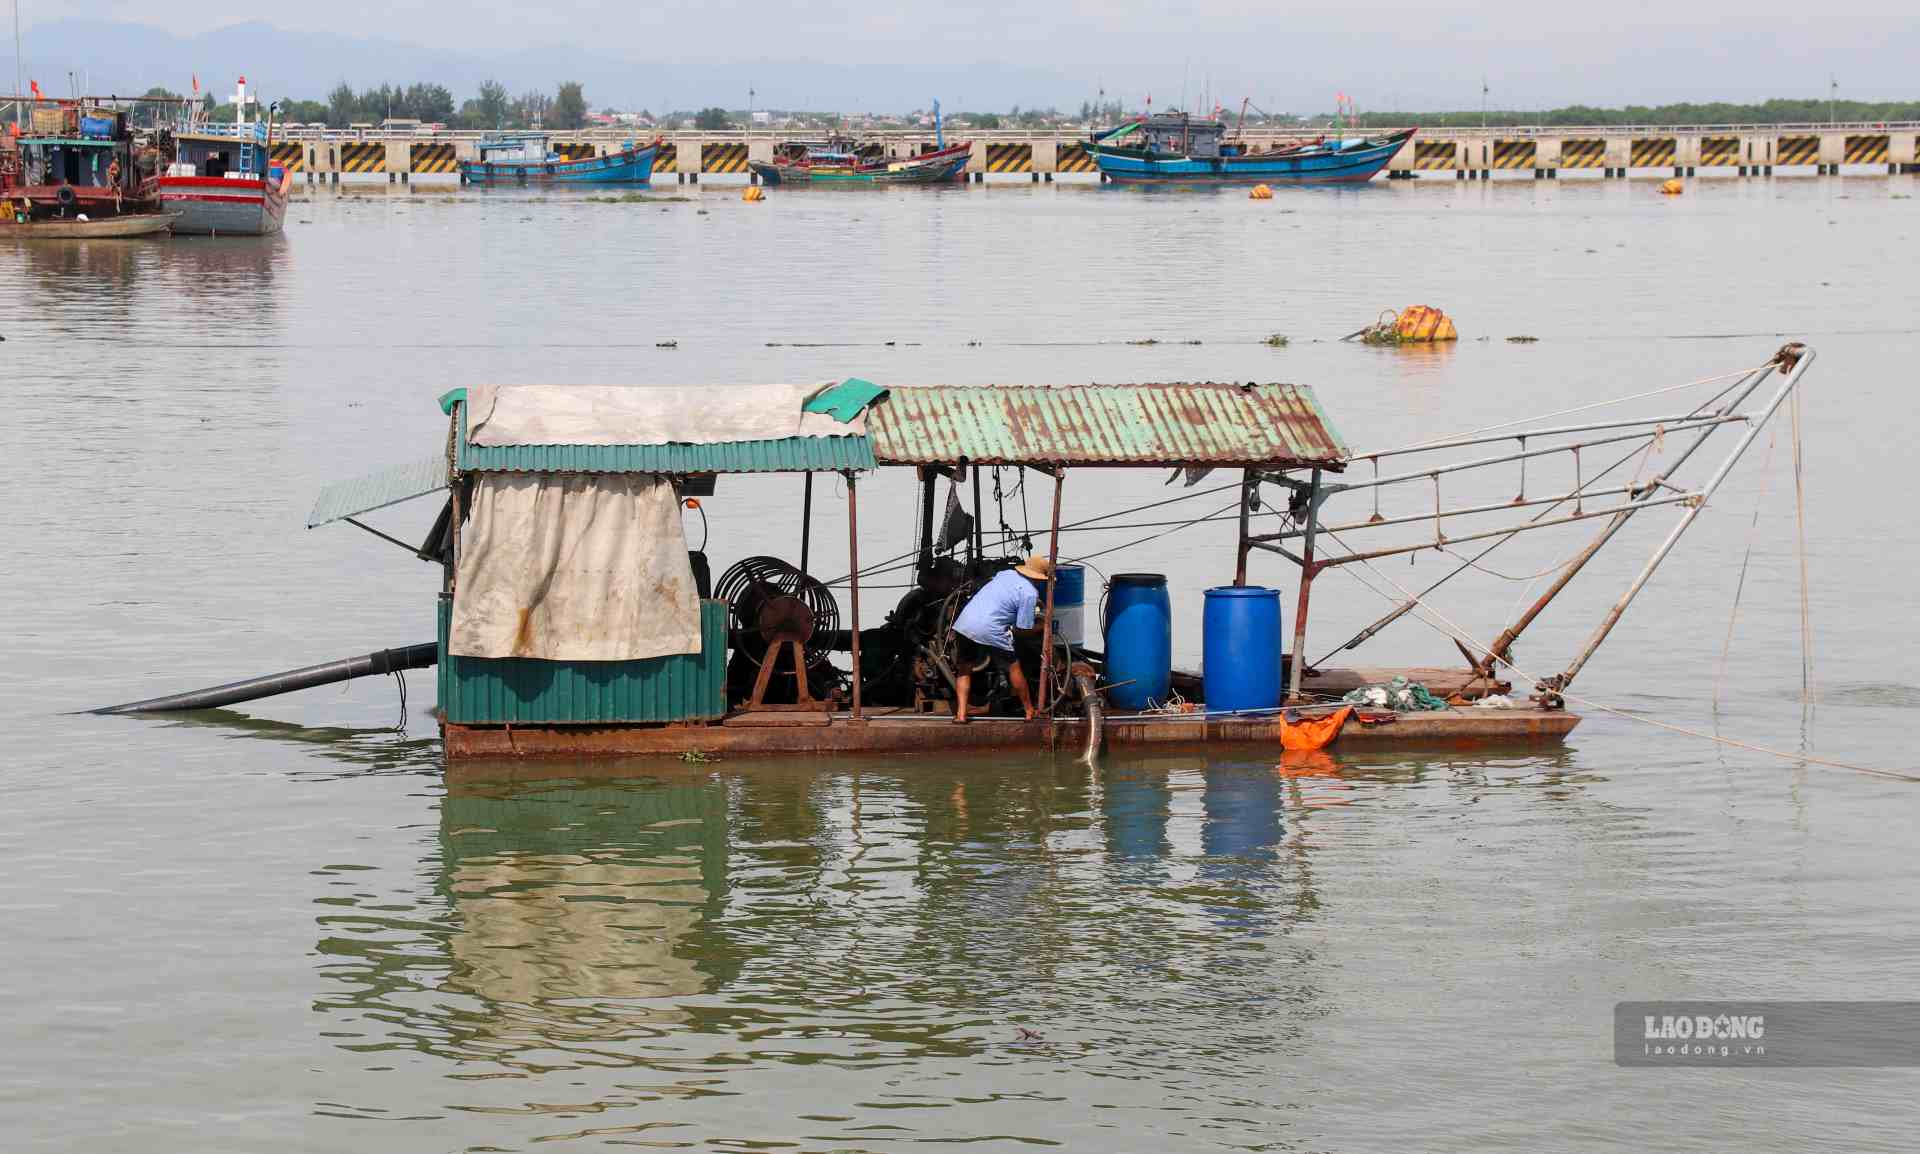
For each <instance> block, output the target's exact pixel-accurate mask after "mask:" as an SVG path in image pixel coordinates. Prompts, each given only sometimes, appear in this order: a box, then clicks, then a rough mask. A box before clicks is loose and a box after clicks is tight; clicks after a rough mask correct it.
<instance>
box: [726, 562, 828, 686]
mask: <svg viewBox="0 0 1920 1154" xmlns="http://www.w3.org/2000/svg"><path fill="white" fill-rule="evenodd" d="M713 595H714V596H715V597H716V598H718V599H720V600H722V601H725V602H726V603H727V610H728V617H729V619H730V622H731V625H732V629H733V632H734V633H735V635H736V636H743V637H748V638H758V639H759V641H760V644H759V645H757V646H756V645H746V646H740V647H739V648H740V650H741V651H742V652H744V653H745V654H746V655H747V656H748V657H749V658H750V659H751V660H752V661H753V662H754V663H755V664H756V665H757V664H759V663H760V661H761V660H762V659H763V658H764V657H765V655H766V652H767V650H768V648H769V647H771V646H772V645H773V643H774V642H775V641H782V640H793V641H798V642H799V643H800V645H801V647H802V649H803V650H804V651H805V654H806V663H807V668H809V669H812V668H814V667H815V666H817V665H821V664H824V663H825V662H826V660H827V657H828V655H829V654H830V653H831V652H832V650H831V648H830V644H831V642H832V639H833V637H834V635H835V634H836V633H838V632H839V630H840V603H839V602H838V601H836V600H835V599H834V596H833V592H832V590H830V589H828V588H827V587H826V586H825V585H822V584H821V583H820V582H818V581H816V580H814V579H813V578H812V577H809V576H807V575H806V574H805V573H802V572H800V570H798V569H796V568H794V567H793V566H791V565H789V564H787V563H786V562H785V561H782V560H780V559H779V558H778V557H747V558H743V559H741V560H739V561H736V562H734V563H733V564H732V565H730V566H728V567H727V571H726V572H724V573H722V574H721V575H720V580H719V581H717V582H715V583H714V587H713Z"/></svg>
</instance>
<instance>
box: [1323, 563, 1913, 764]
mask: <svg viewBox="0 0 1920 1154" xmlns="http://www.w3.org/2000/svg"><path fill="white" fill-rule="evenodd" d="M1321 531H1322V532H1327V531H1326V530H1321ZM1327 536H1329V537H1332V538H1333V540H1334V542H1335V543H1336V544H1338V545H1339V546H1340V547H1341V548H1342V549H1346V550H1347V552H1348V553H1349V554H1351V553H1353V550H1352V549H1350V548H1348V546H1347V543H1346V542H1345V541H1342V540H1340V538H1339V537H1338V536H1337V535H1335V534H1333V533H1330V532H1328V533H1327ZM1360 564H1362V565H1364V566H1366V567H1367V568H1368V569H1370V570H1372V571H1373V573H1374V574H1375V575H1376V576H1378V577H1379V578H1380V579H1381V580H1383V581H1385V582H1386V583H1387V584H1389V585H1392V586H1393V587H1394V588H1395V589H1398V590H1399V591H1400V593H1401V595H1402V596H1404V597H1406V598H1407V599H1408V600H1410V601H1413V602H1415V603H1417V604H1418V605H1419V606H1420V607H1421V608H1423V609H1425V610H1427V611H1428V612H1429V613H1431V614H1432V615H1433V616H1434V617H1435V618H1438V619H1439V621H1440V624H1439V625H1434V622H1433V621H1430V620H1429V621H1427V623H1428V624H1429V625H1434V628H1436V629H1438V630H1439V631H1440V632H1441V633H1442V634H1443V635H1445V636H1448V637H1451V638H1453V639H1454V640H1456V641H1459V642H1460V643H1461V644H1463V645H1466V646H1468V647H1469V648H1471V649H1474V650H1477V651H1478V652H1479V653H1480V654H1481V655H1483V656H1491V655H1492V651H1491V650H1490V649H1488V647H1487V646H1485V645H1483V644H1481V643H1480V642H1479V641H1478V640H1477V639H1475V638H1474V637H1473V635H1472V634H1470V633H1468V632H1467V631H1466V630H1465V629H1462V628H1461V627H1460V626H1459V625H1456V624H1455V623H1453V622H1452V621H1450V620H1448V619H1447V617H1446V615H1445V614H1443V613H1441V612H1440V611H1439V610H1438V609H1435V608H1433V607H1432V606H1431V605H1428V604H1427V603H1426V602H1425V601H1422V600H1421V599H1420V598H1419V597H1417V596H1416V595H1414V594H1412V593H1409V592H1408V591H1407V590H1406V589H1405V587H1403V586H1402V585H1401V584H1400V583H1399V582H1398V581H1395V580H1394V579H1393V578H1392V577H1390V576H1388V575H1387V574H1386V573H1385V572H1383V571H1381V570H1380V569H1378V568H1376V567H1375V566H1374V564H1373V562H1371V561H1365V560H1363V561H1361V562H1360ZM1360 583H1361V584H1362V585H1366V586H1367V588H1368V589H1369V590H1371V591H1372V592H1374V593H1376V594H1379V595H1380V596H1382V597H1386V594H1384V593H1380V591H1379V590H1378V589H1375V588H1374V587H1373V586H1372V585H1370V584H1368V583H1367V582H1366V581H1364V580H1362V581H1361V582H1360ZM1386 599H1387V600H1389V601H1391V600H1392V598H1391V597H1386ZM1422 620H1427V619H1426V618H1425V617H1422ZM1496 660H1498V661H1499V663H1500V664H1502V665H1504V666H1506V667H1507V668H1509V669H1511V670H1513V671H1514V673H1515V674H1517V675H1518V676H1519V677H1521V678H1522V679H1523V680H1526V681H1532V682H1535V683H1538V682H1539V681H1540V680H1541V679H1540V678H1539V677H1536V676H1534V675H1533V674H1531V673H1528V672H1527V671H1526V670H1524V669H1522V668H1520V667H1519V666H1518V665H1515V664H1514V663H1513V662H1512V661H1511V660H1508V659H1507V658H1505V657H1501V658H1496ZM1557 692H1558V693H1559V695H1560V696H1561V697H1563V698H1565V699H1566V700H1568V701H1572V702H1574V703H1576V704H1579V705H1583V706H1586V707H1587V708H1589V709H1597V710H1599V711H1600V712H1602V713H1610V714H1612V715H1613V716H1615V717H1623V718H1626V719H1627V720H1629V721H1637V722H1640V723H1641V724H1643V725H1651V726H1653V727H1654V728H1656V729H1664V730H1666V731H1668V732H1669V733H1678V734H1681V735H1683V736H1686V737H1697V738H1700V739H1702V740H1704V741H1711V742H1714V743H1716V744H1718V745H1728V746H1732V747H1733V748H1735V749H1744V750H1747V751H1748V752H1750V753H1764V754H1766V755H1767V756H1769V757H1777V758H1780V759H1781V760H1783V761H1799V762H1805V763H1807V764H1810V765H1824V766H1827V767H1828V768H1831V769H1845V770H1851V771H1852V772H1854V773H1864V774H1867V775H1869V776H1872V777H1884V778H1889V779H1892V780H1894V781H1913V782H1920V774H1915V773H1905V772H1902V771H1900V770H1895V769H1880V768H1877V767H1874V766H1868V765H1855V764H1852V763H1851V762H1845V761H1837V760H1834V759H1833V758H1827V757H1816V756H1814V755H1813V754H1809V753H1791V752H1789V751H1787V750H1782V749H1774V748H1771V747H1769V746H1765V745H1756V744H1754V743H1753V742H1749V741H1739V740H1736V739H1734V738H1731V737H1722V736H1720V735H1719V734H1717V733H1704V732H1702V731H1700V730H1697V729H1688V728H1687V727H1686V726H1683V725H1675V724H1673V723H1672V722H1668V721H1656V720H1654V719H1653V718H1651V717H1643V716H1641V715H1640V714H1637V713H1630V712H1628V711H1627V710H1624V709H1617V708H1615V707H1613V706H1611V705H1605V704H1602V703H1601V702H1598V701H1594V700H1593V699H1591V698H1587V697H1581V696H1578V695H1576V694H1572V693H1568V692H1567V691H1566V690H1564V689H1562V690H1558V691H1557Z"/></svg>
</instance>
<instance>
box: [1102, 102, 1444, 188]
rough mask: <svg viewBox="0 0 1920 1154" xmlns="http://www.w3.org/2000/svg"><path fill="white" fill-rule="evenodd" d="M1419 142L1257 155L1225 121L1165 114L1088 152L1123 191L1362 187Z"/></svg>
mask: <svg viewBox="0 0 1920 1154" xmlns="http://www.w3.org/2000/svg"><path fill="white" fill-rule="evenodd" d="M1413 134H1414V130H1413V129H1411V128H1408V129H1403V130H1401V131H1399V132H1390V133H1387V134H1386V135H1384V136H1355V137H1342V138H1334V139H1326V138H1322V139H1316V140H1310V141H1302V142H1300V143H1297V144H1289V145H1281V146H1278V147H1274V148H1269V149H1259V150H1256V149H1250V148H1248V147H1247V146H1246V145H1244V144H1242V143H1240V142H1237V141H1233V140H1229V139H1227V126H1226V123H1225V122H1224V121H1221V120H1213V119H1200V118H1197V117H1194V116H1191V115H1189V114H1187V113H1185V112H1162V113H1156V114H1154V115H1152V116H1147V117H1142V118H1140V119H1137V120H1133V121H1129V122H1128V123H1126V124H1122V125H1120V126H1118V127H1116V128H1111V129H1108V130H1107V131H1105V132H1101V133H1096V134H1095V135H1093V136H1092V137H1090V138H1089V139H1088V140H1087V146H1086V147H1087V152H1088V153H1089V154H1090V155H1092V157H1093V159H1094V163H1095V164H1097V165H1098V166H1099V168H1100V174H1101V175H1102V176H1104V177H1106V178H1107V179H1108V180H1112V181H1115V182H1117V183H1120V184H1359V183H1363V182H1365V181H1368V180H1372V179H1373V177H1374V176H1375V175H1376V174H1377V173H1379V171H1380V170H1381V169H1383V168H1385V167H1386V166H1387V164H1388V162H1389V161H1391V160H1392V159H1393V155H1394V153H1396V152H1399V151H1400V149H1401V148H1402V147H1404V146H1405V145H1406V143H1407V141H1409V140H1411V139H1412V138H1413Z"/></svg>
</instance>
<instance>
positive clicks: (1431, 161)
mask: <svg viewBox="0 0 1920 1154" xmlns="http://www.w3.org/2000/svg"><path fill="white" fill-rule="evenodd" d="M486 135H487V134H486V133H480V132H447V133H437V134H415V135H408V136H397V135H396V136H379V135H372V134H363V133H361V132H354V131H351V130H349V131H319V130H305V129H296V130H293V131H292V132H290V133H288V134H287V135H286V136H285V137H284V138H282V139H279V140H276V141H275V143H274V146H273V152H274V158H275V160H276V161H278V162H280V163H282V164H285V165H287V166H288V167H290V168H293V169H294V170H295V171H296V172H301V173H304V174H305V175H306V178H307V179H308V180H309V181H316V180H319V181H331V182H333V183H338V182H339V181H340V179H341V177H342V176H345V177H347V178H348V179H350V180H363V179H380V178H381V177H384V178H385V179H386V180H388V181H390V182H392V181H400V182H406V181H409V180H412V179H417V178H421V177H452V178H454V179H458V176H459V162H460V161H462V160H477V159H478V158H479V142H480V140H481V139H482V138H483V137H484V136H486ZM818 135H819V134H817V133H800V132H676V133H668V134H666V135H665V136H664V138H663V146H662V148H661V150H660V153H659V155H658V156H657V157H656V159H655V161H654V172H655V173H656V174H658V175H660V176H664V175H665V174H667V173H672V174H673V175H674V178H675V180H676V181H677V182H680V183H698V181H699V180H700V178H701V177H703V176H706V177H712V176H723V177H740V178H742V179H743V180H751V179H752V174H751V171H750V170H749V168H748V162H749V161H755V160H771V159H772V158H773V151H774V148H775V146H776V145H778V144H780V143H781V142H783V141H786V140H802V139H810V138H811V139H817V138H818ZM951 135H963V136H965V137H969V138H971V139H972V141H973V158H972V160H971V161H970V162H969V163H968V165H967V172H968V173H969V174H970V176H971V178H972V179H973V180H975V181H983V180H987V179H1018V180H1031V181H1042V180H1044V181H1052V180H1053V179H1054V177H1055V176H1056V175H1063V176H1066V175H1083V176H1092V177H1097V175H1098V171H1099V170H1098V168H1097V166H1096V165H1095V164H1094V163H1093V158H1092V157H1091V156H1089V155H1088V154H1087V151H1086V148H1085V146H1084V139H1085V138H1084V137H1083V136H1079V135H1075V134H1071V133H1066V132H1033V131H1012V132H1009V131H996V132H974V133H965V134H951ZM1315 135H1317V134H1316V133H1302V132H1299V131H1285V132H1282V131H1276V130H1270V129H1249V130H1248V131H1247V132H1246V133H1245V134H1244V137H1245V139H1246V141H1247V142H1248V144H1249V145H1251V146H1253V147H1255V148H1261V147H1267V146H1270V145H1276V144H1284V143H1291V142H1297V141H1300V140H1303V139H1312V138H1313V137H1314V136H1315ZM873 137H874V138H875V139H878V140H880V141H881V142H882V143H884V144H885V146H886V149H887V152H888V155H889V156H893V157H906V156H912V155H914V154H916V153H919V152H921V151H924V150H926V149H929V148H932V147H933V143H934V141H933V134H932V133H931V132H926V131H895V132H882V133H875V134H873ZM631 139H633V134H631V133H627V132H617V131H607V130H594V131H588V132H575V133H565V132H557V133H555V134H554V136H553V141H554V145H555V147H556V148H558V149H559V150H560V151H561V152H563V153H566V154H568V155H573V156H600V155H605V154H607V153H609V152H614V151H617V150H618V149H619V148H620V147H621V146H622V145H623V144H624V143H625V142H626V141H628V140H631ZM1703 169H1704V170H1706V171H1707V172H1709V173H1720V174H1723V175H1728V176H1769V175H1772V174H1773V172H1774V170H1775V169H1786V170H1787V171H1789V172H1812V173H1818V174H1838V173H1840V172H1842V171H1847V172H1855V173H1870V172H1885V173H1888V174H1896V173H1912V172H1920V122H1900V123H1878V124H1864V123H1863V124H1769V125H1753V124H1746V125H1739V124H1734V125H1703V126H1694V127H1686V128H1671V127H1656V126H1618V125H1608V126H1596V127H1592V128H1578V127H1573V128H1564V127H1538V126H1534V127H1529V126H1507V127H1489V128H1472V129H1462V128H1430V129H1421V130H1420V132H1419V133H1418V134H1416V135H1415V137H1414V138H1413V139H1412V140H1411V141H1409V142H1408V143H1407V145H1406V147H1404V148H1402V149H1401V150H1400V152H1399V153H1398V154H1396V155H1395V156H1394V158H1393V160H1392V162H1391V163H1389V164H1388V166H1387V175H1388V178H1389V179H1400V178H1411V177H1414V176H1416V175H1418V174H1422V173H1426V174H1431V175H1434V176H1439V175H1441V174H1444V173H1451V174H1452V176H1453V178H1454V179H1457V180H1491V179H1494V178H1496V177H1509V178H1510V177H1521V178H1531V179H1534V180H1552V179H1557V178H1558V177H1559V176H1560V175H1561V174H1562V173H1563V172H1581V173H1584V172H1591V173H1592V174H1593V175H1594V176H1596V177H1606V178H1620V179H1624V178H1625V177H1627V176H1628V175H1630V174H1631V175H1642V176H1660V177H1666V176H1693V175H1698V174H1699V173H1700V171H1701V170H1703Z"/></svg>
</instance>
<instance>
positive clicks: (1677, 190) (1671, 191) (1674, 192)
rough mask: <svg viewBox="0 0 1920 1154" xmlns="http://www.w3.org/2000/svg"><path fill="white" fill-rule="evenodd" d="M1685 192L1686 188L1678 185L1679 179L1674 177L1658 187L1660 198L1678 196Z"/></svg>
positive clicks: (1680, 184)
mask: <svg viewBox="0 0 1920 1154" xmlns="http://www.w3.org/2000/svg"><path fill="white" fill-rule="evenodd" d="M1686 190H1687V186H1686V185H1684V184H1682V183H1680V179H1679V178H1678V177H1675V178H1673V179H1671V180H1668V181H1666V182H1665V183H1663V184H1662V185H1661V186H1660V195H1661V196H1679V195H1680V194H1681V193H1683V192H1685V191H1686Z"/></svg>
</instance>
